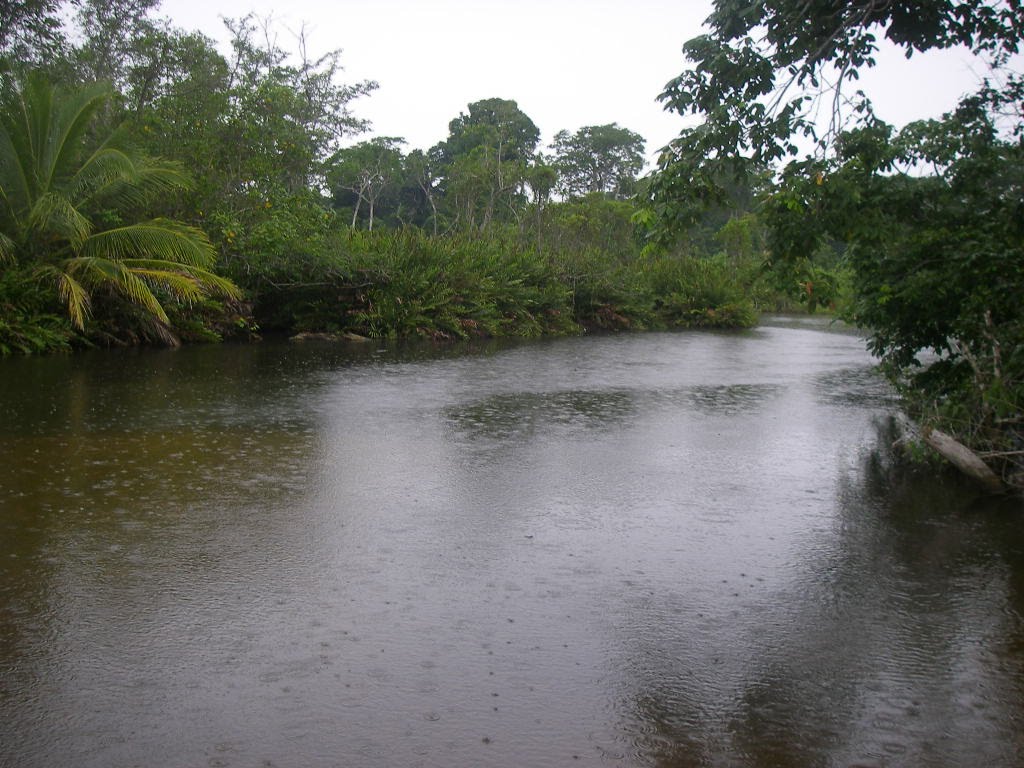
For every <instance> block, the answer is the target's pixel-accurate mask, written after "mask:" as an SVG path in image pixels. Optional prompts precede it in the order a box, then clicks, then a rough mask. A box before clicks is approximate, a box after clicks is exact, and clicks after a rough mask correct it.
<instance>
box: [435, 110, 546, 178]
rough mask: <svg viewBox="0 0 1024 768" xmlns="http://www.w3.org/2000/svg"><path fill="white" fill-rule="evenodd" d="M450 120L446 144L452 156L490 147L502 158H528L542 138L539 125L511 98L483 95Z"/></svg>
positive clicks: (501, 159)
mask: <svg viewBox="0 0 1024 768" xmlns="http://www.w3.org/2000/svg"><path fill="white" fill-rule="evenodd" d="M468 110H469V111H468V112H462V113H460V114H459V116H458V117H456V118H455V119H454V120H452V121H451V122H450V123H449V124H448V139H447V141H445V143H444V146H445V150H446V153H447V155H448V157H449V159H453V158H455V157H457V156H458V155H467V154H469V153H470V152H472V151H473V150H474V149H476V148H477V147H483V146H486V147H490V148H491V149H493V150H494V151H495V152H496V153H497V158H498V160H499V162H516V161H522V162H525V161H527V160H529V159H530V157H532V156H533V152H534V150H535V149H536V148H537V142H539V141H540V129H539V128H537V126H536V125H535V124H534V122H533V120H531V119H530V118H529V116H528V115H527V114H526V113H525V112H523V111H522V110H521V109H520V108H519V105H518V104H517V103H516V102H515V101H512V100H510V99H499V98H492V99H483V100H481V101H474V102H473V103H472V104H470V105H469V106H468Z"/></svg>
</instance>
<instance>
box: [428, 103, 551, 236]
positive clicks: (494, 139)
mask: <svg viewBox="0 0 1024 768" xmlns="http://www.w3.org/2000/svg"><path fill="white" fill-rule="evenodd" d="M468 109H469V111H468V112H464V113H461V114H460V115H459V116H458V117H457V118H455V119H454V120H452V121H451V123H449V126H448V128H449V134H448V138H447V139H446V140H445V141H444V142H442V143H441V144H440V145H439V146H438V148H437V153H438V156H439V157H440V158H441V162H442V166H443V170H444V182H443V188H444V191H445V195H446V199H447V201H448V203H449V205H450V206H451V207H452V208H453V211H454V217H453V218H454V220H455V222H456V223H457V224H458V225H459V226H461V227H464V228H467V229H474V230H477V231H484V230H487V229H488V228H489V227H490V226H491V224H492V223H493V222H494V221H496V220H504V219H520V218H521V215H522V211H523V208H524V207H525V204H526V199H527V198H526V194H525V191H526V174H527V169H528V167H529V164H530V162H531V161H532V159H533V153H534V150H535V148H536V146H537V143H538V141H539V140H540V130H539V129H538V128H537V126H536V125H535V124H534V122H533V120H531V119H530V118H529V117H528V116H527V115H526V114H525V113H524V112H523V111H522V110H521V109H519V105H518V104H517V103H516V102H514V101H511V100H508V99H498V98H493V99H484V100H482V101H476V102H473V103H472V104H470V105H469V107H468Z"/></svg>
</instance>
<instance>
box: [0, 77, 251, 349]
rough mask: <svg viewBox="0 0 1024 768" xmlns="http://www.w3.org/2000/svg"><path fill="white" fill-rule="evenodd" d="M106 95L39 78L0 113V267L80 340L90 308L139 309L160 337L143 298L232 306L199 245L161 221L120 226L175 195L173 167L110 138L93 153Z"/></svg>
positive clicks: (160, 314)
mask: <svg viewBox="0 0 1024 768" xmlns="http://www.w3.org/2000/svg"><path fill="white" fill-rule="evenodd" d="M108 95H109V94H108V91H107V90H106V89H105V88H103V87H94V88H90V89H85V90H82V91H79V92H75V93H64V92H62V91H59V90H56V89H54V88H53V87H52V86H51V85H50V83H49V82H48V81H47V80H46V79H44V78H43V77H42V76H40V75H35V76H32V77H30V78H29V79H28V80H27V81H26V82H25V84H24V85H23V86H22V87H21V88H20V89H11V90H8V91H7V92H6V93H4V95H3V99H2V102H0V257H6V259H8V260H9V261H12V262H13V263H14V265H15V267H21V268H31V269H33V270H34V272H35V274H37V275H39V276H40V277H41V278H43V279H45V280H47V281H48V283H49V284H50V286H51V290H52V291H53V292H54V295H56V296H59V298H60V300H61V302H62V304H63V305H64V306H65V308H66V311H67V314H68V317H69V318H70V320H71V322H72V324H73V325H74V326H75V327H76V328H77V329H78V330H84V329H85V325H86V321H87V318H88V317H89V314H90V311H91V309H92V306H93V304H94V302H95V300H96V299H98V298H99V299H102V300H104V301H110V300H114V299H115V298H116V299H117V300H123V301H127V302H129V303H132V304H134V305H137V306H138V307H140V308H142V309H144V310H145V311H144V313H143V315H144V316H145V317H146V318H148V320H149V321H150V322H151V323H152V324H153V325H154V327H155V328H156V329H157V330H158V332H159V334H160V335H163V336H166V337H170V332H169V331H166V332H165V330H164V329H166V326H167V323H168V318H167V314H166V312H165V310H164V307H163V305H162V303H161V302H160V300H159V299H158V298H157V294H156V293H155V289H156V288H157V287H159V289H160V290H162V291H163V292H165V293H167V294H169V295H170V296H172V297H175V298H178V299H183V300H186V301H193V300H196V299H199V298H200V297H203V296H206V295H208V294H210V293H217V294H221V295H225V296H233V295H236V294H237V288H235V286H234V285H233V284H232V283H230V282H229V281H227V280H225V279H224V278H221V277H219V276H217V275H216V274H214V273H213V272H212V271H211V267H212V266H213V262H214V252H213V248H212V246H211V245H210V242H209V240H208V239H207V238H206V236H205V234H204V233H202V232H201V231H199V230H198V229H195V228H192V227H189V226H187V225H184V224H181V223H180V222H176V221H172V220H168V219H162V218H158V219H152V220H149V221H130V222H128V223H123V221H122V217H121V216H120V215H119V214H118V212H123V213H124V214H125V215H127V216H132V214H133V213H134V212H135V211H137V210H138V209H140V208H141V207H143V206H144V205H145V204H146V202H147V201H149V200H150V199H152V198H153V197H154V196H158V195H161V194H165V193H167V192H168V191H172V190H174V189H177V188H181V187H183V186H184V185H185V183H186V179H185V177H184V176H183V174H182V173H181V172H180V170H179V169H178V168H177V167H176V166H173V165H170V164H166V163H160V162H156V161H153V160H150V159H149V158H146V157H144V156H142V155H138V154H135V153H134V152H133V151H132V150H131V149H130V148H129V147H128V146H127V145H126V144H125V143H124V142H123V136H122V134H120V133H119V132H114V133H113V134H112V135H110V136H108V137H106V138H105V140H104V141H102V142H101V143H99V145H98V146H91V145H90V144H89V143H87V138H88V129H89V128H90V125H91V123H92V121H93V119H94V117H95V115H96V113H97V110H99V109H100V108H101V107H102V106H103V104H104V103H105V101H106V99H107V98H108Z"/></svg>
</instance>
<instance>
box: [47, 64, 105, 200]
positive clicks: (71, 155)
mask: <svg viewBox="0 0 1024 768" xmlns="http://www.w3.org/2000/svg"><path fill="white" fill-rule="evenodd" d="M49 87H50V93H51V98H52V94H53V92H54V89H53V87H52V86H49ZM111 93H112V90H111V88H110V86H109V85H106V84H105V83H97V84H96V85H93V86H91V87H87V88H84V89H83V90H81V91H78V92H76V93H71V94H64V93H61V94H60V99H59V102H58V108H57V110H56V114H55V115H54V118H55V119H53V120H52V124H51V125H50V126H49V136H48V137H47V139H48V141H47V144H46V146H45V148H41V149H44V151H42V152H41V153H40V160H41V161H42V163H41V167H40V169H39V175H40V181H41V182H42V183H44V184H45V186H44V189H46V188H49V187H51V186H52V185H54V183H55V182H56V181H57V180H58V179H59V178H62V177H67V176H68V175H70V170H71V167H72V163H74V162H75V160H76V155H77V153H78V152H79V150H80V148H81V143H82V139H83V137H84V136H85V133H86V131H87V130H88V128H89V123H90V122H92V119H93V117H94V116H95V115H96V112H97V111H98V110H99V108H100V107H101V106H103V104H104V102H106V101H107V99H109V98H110V95H111Z"/></svg>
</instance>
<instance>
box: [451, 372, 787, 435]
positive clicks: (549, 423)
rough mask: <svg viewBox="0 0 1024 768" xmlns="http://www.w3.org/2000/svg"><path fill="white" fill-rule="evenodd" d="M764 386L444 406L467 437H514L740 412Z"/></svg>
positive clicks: (552, 395) (764, 392)
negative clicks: (666, 414) (651, 415)
mask: <svg viewBox="0 0 1024 768" xmlns="http://www.w3.org/2000/svg"><path fill="white" fill-rule="evenodd" d="M779 389H780V388H779V387H777V386H775V385H769V384H732V385H721V386H695V387H684V388H680V389H662V390H651V391H643V390H637V391H634V390H594V391H588V390H568V391H560V392H516V393H511V394H501V395H494V396H492V397H488V398H487V399H485V400H480V401H477V402H475V403H472V404H471V405H468V406H462V407H458V408H449V409H448V410H447V411H446V415H447V418H448V419H449V421H450V422H451V423H452V424H454V425H455V427H456V428H457V429H458V430H459V431H460V432H461V433H463V434H464V435H465V436H467V437H469V438H470V439H478V438H488V439H493V440H514V439H517V438H524V437H530V436H532V435H535V434H537V433H538V432H542V431H544V430H549V429H557V428H562V427H569V428H575V427H580V428H584V429H605V428H609V427H615V426H620V425H622V424H625V423H628V422H629V421H630V420H631V419H633V418H634V417H635V416H636V415H637V414H638V413H646V412H650V411H651V410H652V409H664V408H670V409H679V410H683V411H697V412H702V413H712V414H719V415H733V414H739V413H745V412H749V411H751V410H753V409H754V408H756V407H758V406H760V405H761V404H762V403H764V402H765V401H766V400H768V399H769V398H771V397H774V396H775V395H776V394H778V392H779Z"/></svg>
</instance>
